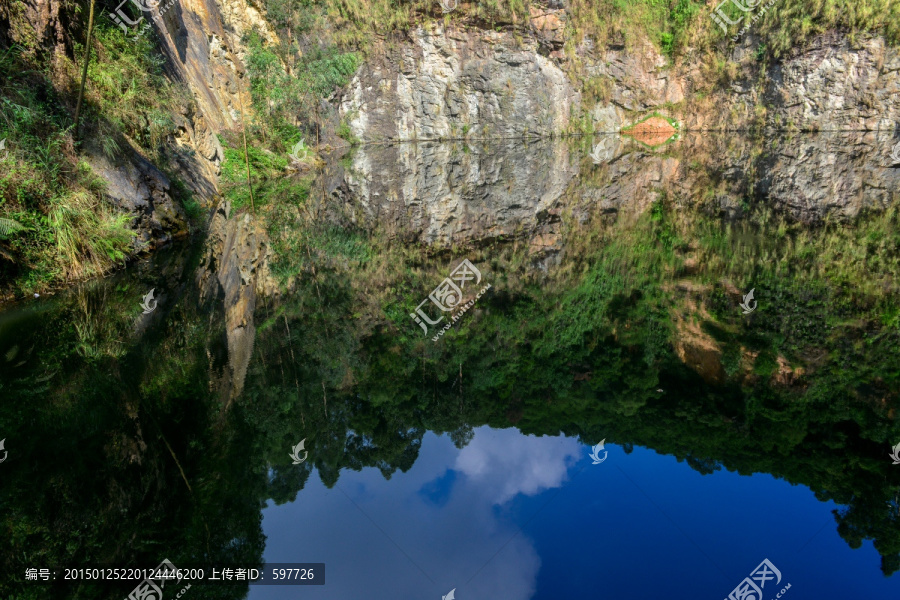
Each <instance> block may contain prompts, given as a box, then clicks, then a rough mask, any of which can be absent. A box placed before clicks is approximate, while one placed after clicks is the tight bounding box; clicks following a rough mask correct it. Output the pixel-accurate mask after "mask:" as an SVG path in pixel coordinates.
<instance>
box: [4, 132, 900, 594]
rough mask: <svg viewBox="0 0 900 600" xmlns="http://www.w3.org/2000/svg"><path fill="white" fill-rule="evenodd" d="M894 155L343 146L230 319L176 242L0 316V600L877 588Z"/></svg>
mask: <svg viewBox="0 0 900 600" xmlns="http://www.w3.org/2000/svg"><path fill="white" fill-rule="evenodd" d="M895 142H896V141H895V140H894V141H892V140H884V139H879V138H877V137H875V136H863V135H861V136H847V135H841V136H839V135H837V134H828V135H821V136H815V137H812V136H798V137H796V138H793V139H788V140H779V141H773V140H750V139H724V138H723V139H715V140H708V139H692V138H691V137H690V136H688V137H686V138H684V139H682V140H679V141H677V142H674V143H672V144H669V145H667V146H665V147H663V148H657V149H650V148H647V147H645V146H642V145H641V144H639V143H638V142H636V141H633V140H628V139H622V138H618V137H615V138H613V137H610V138H603V139H596V140H578V141H570V142H535V143H529V144H524V143H521V142H516V143H510V144H507V145H500V146H496V145H495V146H472V145H460V144H441V145H419V146H412V145H410V146H388V147H372V148H362V149H359V150H357V151H356V152H355V153H354V154H353V155H350V156H348V157H344V159H343V160H341V161H340V162H335V163H334V164H331V165H329V166H328V167H327V168H326V169H325V171H324V172H323V174H322V175H321V176H320V177H319V178H318V179H317V180H316V181H315V182H313V184H312V185H311V187H310V188H309V190H308V192H307V193H305V194H303V195H301V196H298V197H293V196H292V197H288V198H283V199H281V201H279V202H274V203H270V204H268V205H266V206H264V207H263V208H262V209H261V211H260V212H261V214H260V217H259V218H260V221H261V222H263V226H264V227H265V229H266V230H267V233H268V236H269V239H270V242H269V248H270V257H269V268H268V270H265V271H264V272H259V273H257V275H256V277H257V283H258V286H256V287H258V288H259V290H260V293H259V294H258V295H257V298H256V302H255V305H254V307H253V310H251V311H250V312H249V314H247V315H244V320H243V321H240V319H238V320H237V321H235V320H234V319H233V318H232V317H233V306H230V305H227V302H228V300H227V294H225V293H224V292H223V293H220V294H218V295H215V294H213V295H210V294H208V293H206V292H203V293H201V289H202V288H203V285H202V283H201V282H203V281H208V280H209V279H210V277H209V276H210V275H212V279H215V273H210V272H209V271H208V270H209V269H210V268H219V269H221V268H223V267H221V264H220V265H219V266H216V265H212V266H210V263H209V262H207V261H203V260H201V257H202V256H203V255H204V253H205V251H206V250H205V248H204V247H203V244H202V243H198V244H195V245H193V246H190V245H186V246H179V247H174V248H170V249H168V250H165V251H162V252H160V253H158V254H157V255H156V256H154V257H153V258H152V259H150V260H148V261H145V262H142V263H138V264H135V265H132V266H131V267H130V268H129V269H127V270H126V271H124V272H122V273H119V274H117V275H115V276H113V277H110V278H108V279H105V280H102V281H94V282H88V283H86V284H84V285H81V286H78V287H76V288H74V289H72V290H69V291H67V292H65V293H61V294H59V295H56V296H54V297H47V298H41V299H39V300H35V301H29V302H25V303H22V304H19V305H15V306H11V307H7V308H6V310H4V311H3V312H0V439H5V451H6V452H7V453H8V454H7V458H6V460H4V461H3V462H2V463H0V509H2V514H3V517H2V518H3V530H4V532H5V535H4V536H3V539H4V540H5V541H4V542H3V548H2V550H0V572H2V574H3V575H2V578H0V598H8V597H13V598H125V597H127V596H128V594H129V593H130V592H131V591H132V589H133V588H134V587H135V583H134V582H105V583H102V584H98V583H94V582H80V583H68V584H64V583H63V582H60V581H57V582H56V583H55V584H53V585H45V584H40V583H34V582H25V581H24V575H25V570H26V569H27V568H54V567H62V566H69V567H101V566H109V567H112V566H118V567H126V566H137V565H140V566H144V567H154V566H156V565H158V564H159V563H160V562H161V561H162V560H163V559H164V558H167V559H169V560H170V561H171V562H172V563H173V564H175V565H177V566H178V567H188V566H206V567H207V569H209V566H210V565H235V566H240V565H243V566H253V565H255V566H257V567H261V566H262V565H263V564H264V563H267V564H272V563H325V565H326V570H325V575H324V579H325V582H326V583H325V585H323V586H304V587H297V586H257V585H254V586H250V587H248V586H247V585H246V584H243V583H241V584H236V585H221V584H218V585H217V584H209V583H206V584H203V583H197V582H194V583H193V584H192V585H191V587H190V589H188V590H187V591H186V592H184V594H183V595H182V596H181V597H183V598H245V597H246V598H251V599H265V598H296V597H310V598H328V599H332V598H333V599H348V600H349V599H357V598H373V599H382V598H383V599H388V598H391V599H407V598H408V599H419V598H424V599H427V598H434V599H435V600H437V599H439V598H441V597H442V596H445V595H448V593H449V592H450V591H451V590H455V592H454V594H455V598H459V599H460V600H467V599H475V598H480V599H484V598H505V599H526V598H628V599H631V598H634V599H643V598H711V599H719V598H727V597H729V594H731V593H732V591H733V590H735V589H736V587H738V586H739V584H741V583H742V581H743V580H744V578H746V577H749V576H750V575H751V572H753V571H754V570H755V569H756V568H757V567H758V566H759V565H761V564H763V561H764V560H768V561H769V563H768V564H770V565H771V566H772V567H774V569H776V570H777V571H775V570H771V569H770V575H769V576H770V577H774V579H768V578H766V577H763V578H759V577H758V578H757V580H755V581H754V583H753V585H758V582H757V581H758V580H762V583H764V586H763V588H762V598H764V599H765V600H770V599H772V598H776V595H777V594H779V593H780V592H782V590H784V589H785V588H787V589H786V591H785V592H784V593H783V594H782V596H781V597H786V598H872V599H881V598H884V599H892V598H897V597H900V575H898V574H897V572H898V571H900V465H894V464H892V459H891V458H890V456H889V454H890V452H891V449H892V447H893V446H895V445H897V444H900V423H898V420H897V408H898V403H900V400H898V391H900V348H898V340H900V295H898V286H900V233H898V230H897V228H896V226H897V215H896V213H895V211H894V208H893V205H894V204H893V203H894V201H895V200H896V199H897V194H898V190H900V187H898V173H897V172H898V170H900V169H897V168H893V167H891V164H890V159H889V158H887V154H886V152H887V153H889V150H890V148H891V146H892V143H895ZM589 153H593V156H594V157H595V159H596V160H594V159H592V158H591V157H590V154H589ZM464 260H468V261H470V263H469V264H470V265H471V267H474V269H476V270H477V273H476V272H475V271H468V272H466V273H463V274H461V273H460V271H458V270H457V269H458V267H459V265H460V264H461V263H462V262H463V261H464ZM247 272H249V270H248V271H247ZM454 274H455V278H454ZM467 277H471V278H469V279H467ZM447 279H450V282H449V283H446V280H447ZM451 284H457V287H460V285H459V284H463V285H461V289H459V290H458V291H457V289H456V288H454V287H453V285H451ZM488 284H489V285H490V288H488V289H487V290H486V291H485V292H484V294H483V295H481V296H480V297H477V294H478V293H479V292H481V291H482V290H484V289H485V288H486V287H487V286H488ZM150 289H154V290H155V299H156V300H157V301H158V305H157V306H156V308H155V309H154V310H153V311H152V312H150V313H149V314H143V310H142V307H141V305H140V303H141V300H142V297H143V296H144V295H145V294H146V293H147V292H148V291H149V290H150ZM751 289H752V290H754V297H753V298H752V299H748V298H746V295H747V294H748V292H750V290H751ZM447 291H449V292H450V294H447V293H445V292H447ZM454 293H457V294H459V293H461V294H462V298H461V299H460V298H459V297H455V296H454ZM429 295H431V297H432V298H433V299H429ZM441 303H443V306H444V307H445V308H448V307H449V308H452V307H454V306H455V307H456V309H455V310H448V311H442V310H441V306H440V304H441ZM742 303H744V304H745V305H747V306H748V308H752V309H753V310H752V311H750V312H749V313H747V314H744V313H745V310H744V309H742V308H741V304H742ZM417 307H421V309H422V312H423V313H424V315H425V316H427V318H428V319H429V320H432V321H436V320H437V319H438V318H439V317H443V320H442V321H440V322H439V323H438V324H437V325H435V326H431V327H428V328H427V334H426V333H425V332H423V330H422V328H421V327H420V326H419V325H418V324H417V323H416V321H415V320H414V319H413V318H412V317H411V316H410V313H415V311H416V308H417ZM461 307H468V308H466V309H465V310H462V309H461ZM229 311H232V312H229ZM453 315H455V316H457V317H458V318H457V319H456V320H455V321H453V320H452V316H453ZM421 318H422V317H421V316H420V320H421ZM237 322H240V323H243V324H242V325H239V326H237V329H236V326H235V323H237ZM447 322H450V323H451V324H452V326H451V327H450V328H449V329H448V330H447V331H446V333H444V334H443V335H440V336H438V332H439V330H440V329H441V328H442V326H443V325H444V324H445V323H447ZM250 325H252V326H250ZM238 329H239V330H240V331H238ZM435 337H436V341H432V340H433V338H435ZM301 440H302V441H303V442H304V448H303V449H302V450H298V453H297V456H298V457H299V458H303V460H302V462H300V463H299V464H293V463H294V460H293V459H292V457H291V453H292V448H293V447H295V446H296V445H297V444H298V443H299V442H301ZM601 443H603V446H602V447H600V446H599V444H601ZM592 448H596V450H595V451H594V452H595V454H596V456H597V457H598V459H599V462H597V461H594V460H592V459H591V457H590V454H591V452H592ZM0 457H2V454H0ZM595 462H597V464H594V463H595ZM766 568H768V567H766ZM776 574H777V576H776ZM182 585H183V584H181V585H178V586H176V587H174V588H173V586H172V585H169V586H166V588H165V590H164V591H165V595H164V597H165V598H166V599H168V598H170V597H172V598H174V597H175V596H176V594H177V593H179V591H180V590H181V588H182ZM788 585H789V586H790V587H787V586H788ZM735 597H741V596H735ZM751 597H752V598H754V600H761V599H760V598H757V597H754V596H744V598H751Z"/></svg>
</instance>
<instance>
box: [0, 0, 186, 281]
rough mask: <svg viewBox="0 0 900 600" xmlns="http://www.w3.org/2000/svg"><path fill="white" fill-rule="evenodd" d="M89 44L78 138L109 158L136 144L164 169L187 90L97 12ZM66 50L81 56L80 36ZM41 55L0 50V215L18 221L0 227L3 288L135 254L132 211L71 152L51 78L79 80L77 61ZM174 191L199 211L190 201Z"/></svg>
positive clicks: (86, 273) (110, 264)
mask: <svg viewBox="0 0 900 600" xmlns="http://www.w3.org/2000/svg"><path fill="white" fill-rule="evenodd" d="M14 13H15V11H14ZM16 17H17V18H24V17H22V15H18V14H17V15H16ZM92 45H93V46H94V48H93V52H92V55H93V58H92V60H91V62H90V65H89V68H88V78H87V81H86V84H87V85H86V91H85V101H84V106H83V107H82V117H81V122H82V127H81V138H82V139H83V140H85V141H86V145H89V146H90V147H91V149H92V150H91V151H93V149H94V148H96V149H97V150H99V152H102V153H103V154H105V155H106V157H107V158H108V159H110V160H111V161H113V162H115V160H116V159H117V157H119V156H120V155H121V154H123V153H124V152H131V150H130V146H129V143H133V144H135V145H136V146H137V147H138V148H140V150H141V151H143V152H145V153H146V155H147V156H148V157H149V158H151V159H152V160H154V161H155V162H156V163H157V164H159V165H161V166H162V168H163V169H165V168H166V164H167V161H166V156H165V155H164V153H163V152H162V143H163V139H164V137H165V136H166V135H168V132H170V131H171V130H172V126H173V121H172V115H173V114H174V113H175V112H176V107H177V106H183V105H184V104H185V103H186V102H187V97H186V95H185V93H184V91H183V90H182V89H181V88H179V87H177V86H175V85H173V84H171V83H170V82H169V80H168V79H167V78H166V77H164V76H163V74H162V58H161V57H160V56H159V55H158V54H157V53H156V51H155V49H154V47H153V42H152V41H151V40H150V39H148V38H146V37H142V36H139V37H137V38H136V39H125V37H124V35H123V34H122V32H121V31H120V30H119V29H117V28H115V27H113V26H112V25H111V24H110V23H108V22H105V21H103V20H99V21H97V22H96V24H95V27H94V32H93V40H92ZM73 50H74V55H75V56H83V54H84V52H83V47H78V44H77V43H76V44H75V48H74V49H73ZM42 56H43V55H41V54H40V53H38V52H37V51H36V48H32V47H21V46H13V47H10V48H5V49H0V140H5V150H6V151H8V155H6V153H5V152H4V153H3V154H4V156H6V158H5V159H4V160H2V161H0V220H3V222H15V223H17V224H18V225H19V226H12V227H4V228H3V231H2V235H0V281H2V282H3V283H2V288H3V291H4V292H9V291H13V292H16V293H20V294H21V293H30V292H32V291H34V290H39V289H43V288H46V287H48V286H54V285H58V284H60V283H65V282H71V281H76V280H80V279H84V278H87V277H92V276H95V275H101V274H104V273H107V272H109V271H110V270H111V269H113V268H115V267H116V266H117V265H121V264H122V263H123V261H124V260H126V259H127V258H128V257H130V256H131V255H132V253H133V252H134V250H133V248H132V239H133V237H134V234H133V232H132V230H131V223H130V218H128V217H127V216H126V215H125V214H123V213H122V212H121V211H120V210H119V209H117V208H115V207H113V206H111V205H110V204H109V202H108V201H107V200H105V199H104V197H103V194H104V191H105V187H106V184H105V182H104V181H103V180H101V179H100V178H99V177H97V176H96V175H95V174H94V173H93V171H92V169H91V167H90V166H89V164H88V163H87V162H86V161H85V160H84V159H83V158H81V157H80V156H79V154H78V153H77V152H76V150H75V143H74V139H73V132H72V124H73V114H74V106H72V99H66V98H65V97H64V96H61V95H60V94H59V93H58V92H57V90H59V89H60V86H59V85H55V84H53V83H52V81H53V80H54V77H55V78H61V79H62V80H63V81H64V82H67V84H68V85H69V86H74V87H76V88H77V84H76V83H75V82H77V81H78V79H79V78H80V69H79V66H80V65H76V64H75V63H74V62H72V61H71V60H70V59H69V58H68V57H66V56H59V57H57V58H58V61H59V62H58V71H57V72H53V71H52V69H51V67H50V66H49V64H48V63H47V62H46V57H43V58H42ZM62 87H63V89H64V88H65V86H62ZM126 138H127V140H130V142H129V141H126ZM170 178H171V177H170ZM171 179H174V178H171ZM175 181H176V186H178V185H179V183H178V182H177V180H175ZM181 189H182V190H183V191H185V192H186V190H185V189H184V187H183V186H181ZM181 197H182V198H184V199H185V200H186V202H187V204H186V208H187V209H189V211H190V212H192V213H193V214H195V215H196V214H197V212H198V209H199V207H198V206H197V205H196V202H193V201H192V200H191V199H190V196H189V194H187V193H185V194H182V195H181Z"/></svg>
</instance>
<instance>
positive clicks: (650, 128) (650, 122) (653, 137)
mask: <svg viewBox="0 0 900 600" xmlns="http://www.w3.org/2000/svg"><path fill="white" fill-rule="evenodd" d="M622 133H624V134H626V135H629V136H631V137H633V138H634V139H636V140H637V141H639V142H642V143H644V144H647V145H648V146H658V145H660V144H663V143H665V142H667V141H668V140H669V138H671V137H672V136H673V135H675V133H677V130H676V129H675V128H674V127H672V125H671V124H670V123H669V122H668V121H666V120H665V119H663V118H662V117H650V118H649V119H647V120H646V121H643V122H641V123H638V124H637V125H632V126H631V127H626V128H624V129H622Z"/></svg>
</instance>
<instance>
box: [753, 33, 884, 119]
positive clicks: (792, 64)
mask: <svg viewBox="0 0 900 600" xmlns="http://www.w3.org/2000/svg"><path fill="white" fill-rule="evenodd" d="M765 101H766V103H767V105H770V106H771V107H772V110H771V111H770V112H771V114H770V116H769V119H768V122H767V124H768V125H770V126H776V125H779V124H780V125H785V124H793V125H794V126H796V127H798V128H800V129H813V130H822V131H830V130H847V129H854V130H865V131H893V130H894V128H895V127H897V123H900V52H898V51H897V49H895V48H889V47H887V46H886V44H885V41H884V38H881V37H874V36H866V37H864V38H863V39H862V40H861V41H859V42H858V43H856V44H851V42H850V41H849V40H847V38H846V37H844V36H842V35H840V34H838V33H836V32H832V33H829V34H827V35H822V36H819V37H817V38H816V39H815V40H814V41H813V43H812V44H811V45H810V46H809V47H807V48H804V49H803V50H799V49H798V50H795V51H794V53H793V55H792V56H791V57H790V58H789V59H788V60H786V61H784V62H783V63H780V64H776V65H774V66H773V67H772V69H771V72H770V73H769V81H768V84H767V85H766V89H765Z"/></svg>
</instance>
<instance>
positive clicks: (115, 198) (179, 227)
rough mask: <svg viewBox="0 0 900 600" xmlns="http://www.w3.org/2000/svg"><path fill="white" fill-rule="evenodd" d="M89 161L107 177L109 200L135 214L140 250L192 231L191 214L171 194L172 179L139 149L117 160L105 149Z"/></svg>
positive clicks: (136, 246) (133, 224) (136, 244)
mask: <svg viewBox="0 0 900 600" xmlns="http://www.w3.org/2000/svg"><path fill="white" fill-rule="evenodd" d="M87 159H88V164H90V165H91V168H92V169H93V170H94V172H95V173H96V174H97V175H99V176H100V177H102V178H103V179H105V180H106V183H107V187H106V193H105V197H106V199H107V200H108V201H109V202H110V203H111V204H113V205H114V206H116V207H118V208H119V210H121V211H123V212H125V213H127V214H128V215H130V216H131V218H132V221H131V227H132V229H134V230H135V231H136V232H137V236H136V237H135V238H134V240H133V241H132V247H133V248H134V250H135V251H136V252H141V251H145V250H153V249H155V248H157V247H158V246H161V245H164V244H166V243H168V242H170V241H172V239H174V238H175V237H178V236H181V235H186V234H187V232H188V225H187V216H186V215H185V214H184V210H182V208H181V206H180V205H179V204H178V203H177V202H175V201H174V200H173V199H172V197H171V196H170V195H169V189H170V182H169V179H168V178H167V177H166V176H165V175H164V174H163V173H162V172H161V171H160V170H159V169H157V168H156V167H155V166H154V165H153V164H152V163H151V162H150V161H148V160H147V159H145V158H144V157H143V156H141V155H140V154H138V153H137V152H130V153H128V154H127V155H126V156H124V157H122V160H119V161H117V162H115V163H113V162H112V161H110V160H109V159H108V158H106V156H105V155H103V154H102V153H101V152H98V151H94V152H90V154H88V156H87Z"/></svg>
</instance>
